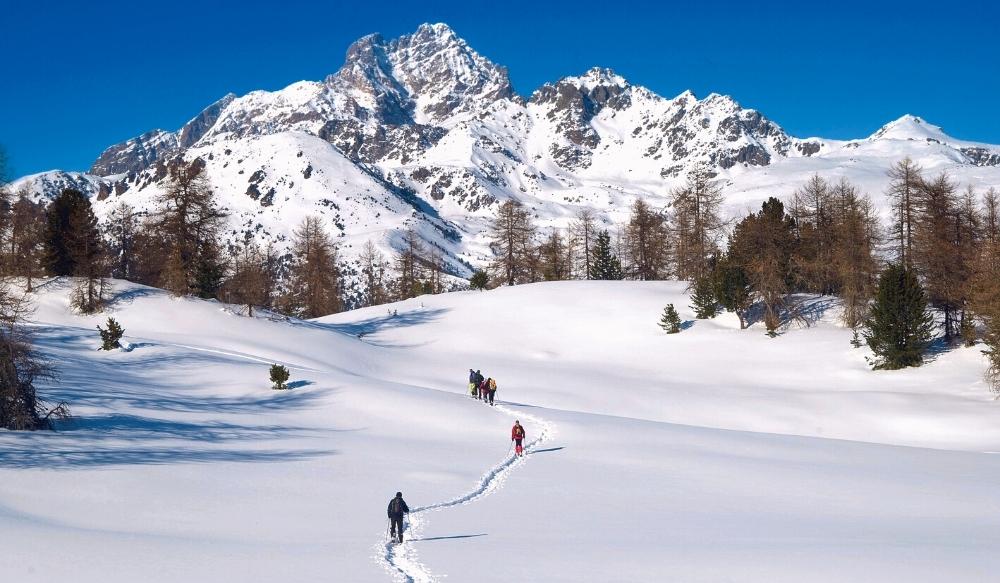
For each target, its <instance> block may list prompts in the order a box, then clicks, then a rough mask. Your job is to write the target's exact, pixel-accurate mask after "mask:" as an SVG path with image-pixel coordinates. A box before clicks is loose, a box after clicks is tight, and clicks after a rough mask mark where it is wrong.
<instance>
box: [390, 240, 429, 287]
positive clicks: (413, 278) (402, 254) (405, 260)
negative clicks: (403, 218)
mask: <svg viewBox="0 0 1000 583" xmlns="http://www.w3.org/2000/svg"><path fill="white" fill-rule="evenodd" d="M394 263H395V269H396V294H395V295H396V299H399V300H405V299H409V298H413V297H416V296H418V295H420V294H421V293H423V291H424V289H423V280H424V277H425V274H426V266H427V249H426V247H425V246H424V244H423V242H422V241H421V240H420V235H418V234H417V231H416V230H414V229H412V228H410V229H407V230H406V231H405V232H404V233H403V245H402V247H401V248H399V249H398V250H397V251H396V257H395V261H394Z"/></svg>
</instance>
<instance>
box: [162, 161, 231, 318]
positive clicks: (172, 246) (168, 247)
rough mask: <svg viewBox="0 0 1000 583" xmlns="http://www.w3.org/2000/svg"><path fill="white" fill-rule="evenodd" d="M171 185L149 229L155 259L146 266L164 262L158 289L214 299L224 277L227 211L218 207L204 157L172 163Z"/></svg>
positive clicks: (168, 185)
mask: <svg viewBox="0 0 1000 583" xmlns="http://www.w3.org/2000/svg"><path fill="white" fill-rule="evenodd" d="M165 171H167V172H168V173H169V181H168V182H167V187H166V190H164V192H163V194H161V195H160V196H159V197H157V199H156V202H157V204H158V209H157V211H156V213H155V214H154V216H153V217H152V220H151V221H150V225H149V226H150V228H151V230H152V231H153V233H154V234H153V240H152V241H150V242H151V245H150V246H149V247H146V248H145V250H146V251H150V252H153V253H154V256H153V257H147V258H144V259H145V261H146V262H156V263H162V264H163V267H162V269H158V270H157V271H159V276H160V281H159V282H158V283H159V285H160V286H161V287H163V288H165V289H168V290H170V291H172V292H174V293H175V294H179V295H185V294H189V293H195V294H197V295H199V296H200V297H207V298H210V297H215V294H216V293H217V292H218V290H219V288H220V286H221V283H222V278H223V275H224V273H225V264H224V261H223V260H222V253H221V252H220V250H219V243H218V237H219V230H220V229H221V228H222V223H223V220H224V219H225V218H226V213H225V212H223V211H222V210H221V209H220V208H219V207H218V205H217V203H216V200H215V194H214V192H213V191H212V187H211V185H210V184H209V182H208V179H207V178H206V176H205V164H204V162H203V161H201V160H200V159H196V160H194V161H192V162H190V163H187V162H185V161H183V160H176V161H174V162H172V163H171V164H170V166H169V168H168V169H165Z"/></svg>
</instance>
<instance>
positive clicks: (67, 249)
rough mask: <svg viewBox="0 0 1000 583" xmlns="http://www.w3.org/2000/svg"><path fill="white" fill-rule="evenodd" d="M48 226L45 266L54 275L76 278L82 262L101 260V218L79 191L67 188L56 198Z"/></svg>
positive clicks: (48, 218)
mask: <svg viewBox="0 0 1000 583" xmlns="http://www.w3.org/2000/svg"><path fill="white" fill-rule="evenodd" d="M45 223H46V229H45V267H46V268H47V269H48V271H49V273H51V274H52V275H57V276H62V275H76V274H77V268H78V264H79V263H80V262H89V261H91V260H93V259H95V258H96V257H97V254H98V253H99V242H100V236H99V233H98V231H97V217H96V216H95V215H94V210H93V208H92V207H91V206H90V199H89V198H87V196H86V195H84V194H83V193H82V192H80V191H79V190H75V189H72V188H67V189H66V190H63V191H62V193H60V194H59V195H58V196H56V197H55V198H54V199H52V202H51V203H49V206H48V208H47V209H46V212H45Z"/></svg>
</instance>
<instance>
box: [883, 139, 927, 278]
mask: <svg viewBox="0 0 1000 583" xmlns="http://www.w3.org/2000/svg"><path fill="white" fill-rule="evenodd" d="M921 172H922V169H921V168H920V166H919V165H918V164H916V163H915V162H914V161H913V160H911V159H910V158H908V157H907V158H904V159H903V160H900V161H899V162H897V163H896V164H894V165H893V167H892V168H891V169H889V178H890V179H891V182H890V183H889V191H888V192H887V193H886V194H887V196H888V198H889V201H890V203H891V205H892V217H893V225H892V229H891V238H892V239H893V240H894V241H895V243H896V248H897V254H898V258H899V262H900V263H902V264H903V265H906V266H909V265H911V264H912V255H913V236H914V230H915V226H916V223H917V209H918V208H919V202H918V200H917V198H918V196H917V190H918V189H919V188H920V186H921V184H922V183H923V180H924V179H923V176H922V175H921Z"/></svg>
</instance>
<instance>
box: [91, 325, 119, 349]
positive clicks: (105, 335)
mask: <svg viewBox="0 0 1000 583" xmlns="http://www.w3.org/2000/svg"><path fill="white" fill-rule="evenodd" d="M97 331H98V332H99V333H100V334H101V350H114V349H116V348H121V347H122V345H121V339H122V336H124V335H125V329H124V328H122V327H121V324H119V323H118V321H117V320H115V319H114V318H108V323H107V329H105V328H101V327H100V326H98V327H97Z"/></svg>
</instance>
